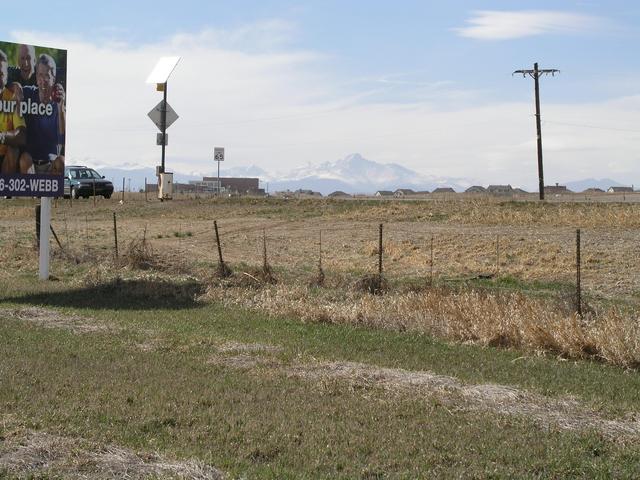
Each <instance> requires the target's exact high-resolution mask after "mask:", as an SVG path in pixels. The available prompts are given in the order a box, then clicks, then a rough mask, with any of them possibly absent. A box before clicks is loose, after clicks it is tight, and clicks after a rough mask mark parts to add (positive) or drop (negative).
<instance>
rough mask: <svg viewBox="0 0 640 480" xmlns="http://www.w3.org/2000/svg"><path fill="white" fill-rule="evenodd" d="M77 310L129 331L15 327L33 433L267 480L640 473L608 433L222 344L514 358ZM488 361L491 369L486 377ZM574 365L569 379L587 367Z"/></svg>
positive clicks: (205, 315) (231, 316)
mask: <svg viewBox="0 0 640 480" xmlns="http://www.w3.org/2000/svg"><path fill="white" fill-rule="evenodd" d="M78 313H81V314H82V313H85V314H86V313H91V314H95V316H96V318H98V319H101V320H103V321H111V322H112V323H113V324H115V325H117V326H120V327H123V328H124V330H123V331H121V332H120V333H119V334H117V335H114V334H111V333H110V334H105V333H102V334H94V335H82V336H79V335H74V334H71V333H69V332H66V331H63V330H48V329H41V328H35V327H30V326H28V325H24V324H21V323H18V322H16V321H4V322H3V336H2V339H0V346H1V348H2V351H3V353H4V355H5V359H6V361H4V362H3V363H2V366H1V367H0V368H1V369H0V372H2V375H1V376H0V378H1V379H2V388H1V389H0V407H1V408H2V411H3V413H8V414H15V415H18V416H19V417H20V419H21V420H23V421H24V422H26V425H25V426H26V427H28V428H33V429H41V430H44V431H48V432H54V433H59V434H63V435H70V436H79V437H83V438H88V439H92V440H95V441H98V442H104V443H108V444H117V445H122V446H126V447H129V448H132V449H134V450H143V451H160V452H164V453H165V454H167V455H168V456H170V457H171V456H176V457H178V458H192V457H196V458H199V459H201V460H203V461H205V462H207V463H210V464H212V465H214V466H216V467H218V468H221V469H223V470H225V471H228V472H231V473H232V474H233V475H248V476H249V477H252V478H255V477H259V478H387V477H394V478H416V477H424V476H438V477H441V476H445V477H459V476H464V477H470V476H475V477H483V478H484V477H487V476H497V477H513V476H518V477H530V478H540V477H596V476H600V477H603V478H604V477H611V476H615V477H625V476H627V477H629V478H632V477H633V475H634V472H637V471H638V468H640V454H639V453H638V449H637V445H633V444H631V445H619V444H614V443H611V442H608V441H606V440H604V439H603V438H601V437H600V436H599V435H598V434H596V433H594V432H583V433H570V432H563V431H559V430H555V429H551V430H547V431H540V430H539V429H538V427H536V426H535V425H534V424H532V423H531V422H530V421H528V420H527V419H524V418H515V417H502V416H497V415H494V414H489V413H483V414H478V413H476V412H473V411H464V410H453V411H452V410H451V407H450V406H447V405H444V404H441V403H440V402H438V401H436V400H434V399H429V398H420V397H417V396H413V395H410V394H402V393H395V394H390V393H389V392H386V391H383V390H381V389H379V388H377V387H372V386H370V385H367V384H358V383H357V382H356V383H353V384H349V383H347V382H341V381H330V382H325V383H320V384H318V383H317V382H314V381H300V380H296V379H291V378H287V377H286V376H284V375H259V374H255V373H251V372H244V371H238V370H230V369H226V368H223V367H220V366H216V365H212V364H210V363H209V362H208V361H207V360H208V358H209V356H210V355H211V353H212V352H211V347H210V344H211V342H213V341H214V340H216V341H218V340H223V339H227V340H235V341H263V342H270V343H273V344H280V345H283V346H284V347H285V351H284V352H282V353H280V354H279V356H281V357H282V358H283V359H287V358H292V357H295V358H299V357H298V356H299V355H302V356H303V357H307V356H314V357H319V358H342V359H347V358H350V359H353V360H360V361H369V362H376V363H378V364H390V365H395V366H404V367H408V368H409V367H412V366H414V367H417V366H421V367H422V368H429V369H435V370H446V369H444V368H443V367H444V364H446V363H447V362H449V363H450V362H452V361H454V360H457V361H462V363H460V364H459V365H458V371H461V370H480V371H482V370H486V367H488V365H486V364H487V363H489V362H492V363H494V367H495V369H496V370H500V369H505V368H507V369H520V367H519V366H518V363H515V364H513V363H511V362H510V361H506V360H507V358H501V355H504V352H495V351H484V350H482V349H474V348H462V347H460V348H458V347H449V346H446V345H442V344H438V343H436V342H433V341H430V340H429V339H426V338H424V337H417V338H410V336H409V335H390V334H387V333H385V332H369V331H365V330H361V329H353V328H345V327H339V326H326V325H302V324H300V323H299V322H295V321H292V320H286V319H269V318H265V317H262V316H260V315H255V314H249V313H247V312H242V311H225V310H224V309H222V308H219V307H215V306H213V307H205V308H191V309H186V310H183V311H178V312H167V311H157V310H139V311H136V310H121V311H99V312H89V311H80V312H78ZM145 331H146V332H148V331H153V332H157V333H158V334H159V335H160V337H161V338H162V347H161V348H159V349H158V350H156V351H151V352H141V351H139V350H136V349H135V348H133V345H134V344H135V343H136V342H139V341H144V340H145V335H146V334H145V333H143V332H145ZM196 340H198V341H196ZM406 350H409V351H406ZM403 352H404V354H402V353H403ZM496 353H497V354H498V355H497V357H498V358H497V360H493V357H494V356H495V354H496ZM485 355H486V356H485ZM396 356H399V358H395V357H396ZM489 356H491V359H492V360H489ZM391 357H393V358H391ZM443 357H444V358H443ZM465 358H466V362H465V361H464V359H465ZM436 359H439V361H436ZM477 363H479V364H482V363H485V366H484V368H482V367H481V368H473V367H472V365H471V364H477ZM533 363H534V364H541V365H544V364H545V363H552V362H551V361H549V360H547V359H536V360H534V361H533ZM530 366H531V365H529V367H530ZM548 366H549V365H547V367H548ZM476 367H477V366H476ZM585 367H587V365H585ZM590 367H591V368H594V367H595V368H596V370H599V369H600V367H599V366H590ZM560 368H561V369H563V368H564V371H563V374H561V375H559V377H560V378H562V377H563V376H564V375H566V374H567V373H568V372H569V371H570V370H571V368H575V367H567V366H560ZM567 368H569V369H567ZM527 370H529V369H527ZM534 370H535V369H534ZM514 373H515V372H514ZM604 373H606V372H605V371H603V374H604ZM608 373H609V374H610V375H612V376H615V372H613V371H611V372H608ZM469 374H471V375H473V372H472V371H469ZM485 376H489V377H491V376H492V374H491V373H490V372H487V371H485ZM533 376H534V377H535V376H536V375H535V374H534V375H533ZM476 380H479V379H476ZM636 391H637V387H636ZM1 433H2V432H0V434H1Z"/></svg>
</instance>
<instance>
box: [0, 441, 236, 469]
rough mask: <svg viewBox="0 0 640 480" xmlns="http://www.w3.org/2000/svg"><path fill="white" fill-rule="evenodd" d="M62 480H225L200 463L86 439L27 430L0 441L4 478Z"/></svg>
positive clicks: (0, 462) (0, 461) (0, 458)
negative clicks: (179, 479) (151, 479)
mask: <svg viewBox="0 0 640 480" xmlns="http://www.w3.org/2000/svg"><path fill="white" fill-rule="evenodd" d="M3 473H4V474H9V475H12V476H27V477H29V478H32V477H38V478H40V477H41V476H42V477H43V478H44V477H48V476H52V477H56V476H60V477H62V478H98V479H113V478H129V479H143V478H150V477H151V478H189V479H201V480H213V479H221V478H224V476H223V474H222V473H221V472H220V471H219V470H217V469H216V468H213V467H211V466H208V465H205V464H203V463H201V462H196V461H184V462H181V461H172V460H168V459H166V458H163V457H162V456H160V455H158V454H137V453H134V452H132V451H130V450H126V449H123V448H119V447H114V446H109V447H99V446H96V445H95V444H93V443H90V442H87V441H85V440H83V439H73V438H66V437H61V436H57V435H50V434H47V433H42V432H33V431H24V432H18V433H16V432H14V433H12V434H8V435H5V436H4V437H3V439H2V440H0V476H2V475H3Z"/></svg>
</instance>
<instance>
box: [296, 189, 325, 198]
mask: <svg viewBox="0 0 640 480" xmlns="http://www.w3.org/2000/svg"><path fill="white" fill-rule="evenodd" d="M294 193H295V194H296V196H298V197H321V196H322V194H321V193H320V192H314V191H313V190H304V189H302V188H300V189H298V190H296V191H295V192H294Z"/></svg>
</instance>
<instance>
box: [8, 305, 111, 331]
mask: <svg viewBox="0 0 640 480" xmlns="http://www.w3.org/2000/svg"><path fill="white" fill-rule="evenodd" d="M0 318H12V319H16V320H21V321H24V322H29V323H32V324H34V325H37V326H39V327H44V328H61V329H64V330H70V331H71V332H73V333H77V334H82V333H95V332H104V331H108V330H109V327H107V326H106V325H100V324H98V323H97V322H96V321H95V320H93V319H89V318H84V317H79V316H77V315H66V314H62V313H60V312H57V311H55V310H49V309H46V308H40V307H24V308H0Z"/></svg>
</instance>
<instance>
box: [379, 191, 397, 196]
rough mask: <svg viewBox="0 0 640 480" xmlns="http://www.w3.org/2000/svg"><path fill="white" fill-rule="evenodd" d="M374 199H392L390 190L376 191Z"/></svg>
mask: <svg viewBox="0 0 640 480" xmlns="http://www.w3.org/2000/svg"><path fill="white" fill-rule="evenodd" d="M376 197H393V192H392V191H391V190H378V191H377V192H376Z"/></svg>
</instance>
